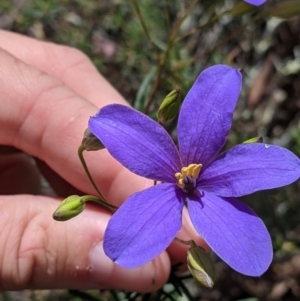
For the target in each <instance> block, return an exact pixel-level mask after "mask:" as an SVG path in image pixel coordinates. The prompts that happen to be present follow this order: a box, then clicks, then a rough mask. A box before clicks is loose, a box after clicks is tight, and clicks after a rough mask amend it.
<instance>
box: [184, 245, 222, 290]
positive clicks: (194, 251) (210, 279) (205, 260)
mask: <svg viewBox="0 0 300 301" xmlns="http://www.w3.org/2000/svg"><path fill="white" fill-rule="evenodd" d="M187 266H188V269H189V271H190V272H191V274H192V276H193V277H194V278H195V279H196V280H197V281H198V282H199V283H200V284H201V285H202V286H204V287H206V288H212V287H213V286H214V281H215V278H216V272H215V267H214V264H213V262H212V260H211V258H210V256H209V255H208V254H207V253H206V252H205V250H204V249H202V248H201V247H198V246H197V245H196V244H195V242H194V241H191V248H190V249H189V250H188V251H187Z"/></svg>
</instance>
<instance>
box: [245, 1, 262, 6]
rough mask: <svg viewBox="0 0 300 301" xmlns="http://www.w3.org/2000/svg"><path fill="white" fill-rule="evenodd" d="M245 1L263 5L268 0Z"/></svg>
mask: <svg viewBox="0 0 300 301" xmlns="http://www.w3.org/2000/svg"><path fill="white" fill-rule="evenodd" d="M244 1H245V2H247V3H249V4H252V5H255V6H259V5H262V4H263V3H265V2H266V1H267V0H244Z"/></svg>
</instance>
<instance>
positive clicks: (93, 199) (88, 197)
mask: <svg viewBox="0 0 300 301" xmlns="http://www.w3.org/2000/svg"><path fill="white" fill-rule="evenodd" d="M81 200H82V202H84V203H86V202H95V203H97V204H99V205H102V206H104V207H106V208H108V209H109V210H111V211H112V212H115V211H116V210H117V209H118V207H116V206H114V205H110V204H108V203H107V202H106V201H103V200H101V199H99V198H97V197H95V196H93V195H84V196H82V197H81Z"/></svg>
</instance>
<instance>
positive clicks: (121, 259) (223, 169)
mask: <svg viewBox="0 0 300 301" xmlns="http://www.w3.org/2000/svg"><path fill="white" fill-rule="evenodd" d="M240 90H241V74H240V72H239V71H238V70H236V69H233V68H231V67H229V66H224V65H217V66H214V67H211V68H208V69H206V70H205V71H204V72H203V73H201V74H200V76H199V77H198V79H197V80H196V82H195V84H194V85H193V87H192V88H191V90H190V91H189V92H188V94H187V96H186V98H185V100H184V102H183V104H182V108H181V111H180V114H179V119H178V147H179V149H177V147H176V146H175V144H174V143H173V141H172V139H171V137H170V136H169V135H168V133H167V132H166V131H165V130H164V128H163V127H161V126H160V125H159V124H157V123H156V122H155V121H153V120H152V119H150V118H149V117H147V116H145V115H144V114H142V113H140V112H138V111H136V110H134V109H131V108H129V107H126V106H122V105H117V104H115V105H108V106H106V107H104V108H102V109H101V110H100V111H99V112H98V113H97V115H96V116H94V117H91V119H90V121H89V128H90V130H91V131H92V133H93V134H94V135H96V136H97V137H98V138H99V139H100V140H101V141H102V142H103V143H104V145H105V146H106V147H107V149H108V151H109V152H110V153H111V155H112V156H113V157H114V158H116V159H117V160H118V161H119V162H121V163H122V164H123V165H124V166H125V167H127V168H128V169H129V170H131V171H132V172H134V173H136V174H138V175H140V176H143V177H146V178H149V179H153V180H157V181H161V182H162V184H158V185H155V186H152V187H151V188H148V189H145V190H143V191H141V192H138V193H135V194H133V195H132V196H130V197H129V198H128V199H127V200H126V202H125V203H124V204H123V205H122V206H121V207H120V208H119V209H118V210H117V212H116V213H115V214H114V215H113V216H112V218H111V219H110V221H109V223H108V226H107V229H106V232H105V236H104V250H105V253H106V254H107V256H109V257H110V258H111V259H112V260H113V261H115V262H116V263H118V264H119V265H121V266H123V267H129V268H130V267H132V268H133V267H138V266H140V265H142V264H144V263H146V262H148V261H150V260H152V259H153V258H154V257H155V256H157V255H158V254H160V253H161V252H162V251H164V250H165V249H166V248H167V247H168V246H169V244H170V243H171V242H172V240H173V239H174V238H175V236H176V234H177V232H178V231H179V230H180V228H181V225H182V209H183V206H184V205H187V207H188V211H189V214H190V218H191V220H192V223H193V225H194V226H195V228H196V230H197V231H198V232H199V234H200V235H201V236H202V237H203V238H204V239H205V241H206V242H207V244H208V245H209V246H210V247H211V249H212V250H213V251H214V252H215V253H216V254H217V255H218V256H219V257H221V258H222V259H223V260H224V261H225V262H227V263H228V264H229V265H230V266H231V267H232V268H234V269H235V270H237V271H239V272H240V273H243V274H246V275H251V276H258V275H261V274H262V273H263V272H264V271H265V270H266V269H267V268H268V266H269V264H270V262H271V260H272V254H273V253H272V243H271V239H270V236H269V233H268V231H267V229H266V227H265V225H264V223H263V222H262V220H261V219H260V218H259V217H257V216H256V214H255V213H254V212H253V211H252V210H251V209H250V208H249V207H248V206H246V205H245V204H243V203H242V202H240V201H238V200H237V199H236V197H240V196H243V195H247V194H250V193H253V192H255V191H258V190H262V189H271V188H275V187H280V186H284V185H287V184H290V183H292V182H294V181H296V180H297V179H298V178H299V176H300V160H299V159H298V158H297V157H296V156H295V155H294V154H293V153H291V152H290V151H288V150H286V149H284V148H281V147H278V146H275V145H267V144H263V143H253V144H240V145H237V146H235V147H233V148H231V149H229V150H227V151H225V152H223V153H221V154H219V155H218V152H219V151H220V150H221V149H222V147H223V146H224V143H225V140H226V137H227V134H228V131H229V129H230V127H231V120H232V115H233V111H234V108H235V105H236V102H237V100H238V97H239V94H240ZM128 185H130V182H129V183H128Z"/></svg>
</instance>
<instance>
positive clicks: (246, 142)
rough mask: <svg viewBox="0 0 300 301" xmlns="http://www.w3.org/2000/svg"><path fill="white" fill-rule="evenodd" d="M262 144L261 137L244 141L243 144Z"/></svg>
mask: <svg viewBox="0 0 300 301" xmlns="http://www.w3.org/2000/svg"><path fill="white" fill-rule="evenodd" d="M262 142H263V137H261V136H259V137H254V138H251V139H248V140H246V141H244V142H243V144H248V143H262Z"/></svg>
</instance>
